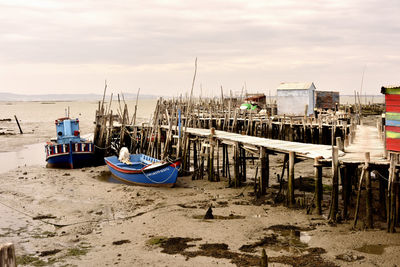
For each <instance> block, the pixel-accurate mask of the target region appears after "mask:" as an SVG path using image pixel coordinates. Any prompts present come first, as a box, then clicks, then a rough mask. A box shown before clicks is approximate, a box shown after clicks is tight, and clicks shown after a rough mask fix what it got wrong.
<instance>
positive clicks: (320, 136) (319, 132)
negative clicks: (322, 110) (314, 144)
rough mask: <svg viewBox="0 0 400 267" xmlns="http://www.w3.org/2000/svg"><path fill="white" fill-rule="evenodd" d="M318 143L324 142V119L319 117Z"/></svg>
mask: <svg viewBox="0 0 400 267" xmlns="http://www.w3.org/2000/svg"><path fill="white" fill-rule="evenodd" d="M318 143H319V144H320V145H322V144H323V135H322V120H321V118H318Z"/></svg>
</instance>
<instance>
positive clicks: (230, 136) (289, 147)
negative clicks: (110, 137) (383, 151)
mask: <svg viewBox="0 0 400 267" xmlns="http://www.w3.org/2000/svg"><path fill="white" fill-rule="evenodd" d="M163 128H166V129H168V126H164V127H163ZM173 128H174V127H173ZM186 132H187V133H189V134H191V135H194V136H200V137H208V136H210V133H211V131H210V130H209V129H199V128H187V129H186ZM214 137H215V138H217V139H219V140H221V141H223V142H232V143H234V142H238V143H241V144H243V145H248V146H253V147H264V148H266V149H267V150H270V151H274V152H280V153H289V152H295V153H296V155H298V156H303V157H306V158H312V159H314V158H317V157H322V158H323V159H331V158H332V147H331V146H329V145H316V144H308V143H298V142H290V141H282V140H275V139H267V138H262V137H254V136H248V135H241V134H236V133H230V132H225V131H217V130H216V131H215V135H214ZM341 155H344V153H343V152H342V151H339V156H341Z"/></svg>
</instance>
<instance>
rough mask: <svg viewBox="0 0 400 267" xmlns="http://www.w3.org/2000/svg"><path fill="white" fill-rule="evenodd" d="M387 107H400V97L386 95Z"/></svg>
mask: <svg viewBox="0 0 400 267" xmlns="http://www.w3.org/2000/svg"><path fill="white" fill-rule="evenodd" d="M385 100H386V106H400V95H385Z"/></svg>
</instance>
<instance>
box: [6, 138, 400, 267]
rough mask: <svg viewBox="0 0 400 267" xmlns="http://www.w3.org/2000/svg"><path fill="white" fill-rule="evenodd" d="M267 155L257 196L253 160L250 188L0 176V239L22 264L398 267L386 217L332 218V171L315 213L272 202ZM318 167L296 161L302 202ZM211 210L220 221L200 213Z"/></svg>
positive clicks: (396, 242)
mask: <svg viewBox="0 0 400 267" xmlns="http://www.w3.org/2000/svg"><path fill="white" fill-rule="evenodd" d="M32 135H33V134H32ZM12 138H13V136H7V140H10V139H12ZM15 138H21V137H17V136H16V137H15ZM25 138H26V139H28V138H29V136H28V137H25ZM35 138H36V137H35ZM0 140H1V142H2V144H3V142H4V140H5V139H0ZM25 141H26V140H25ZM34 141H35V140H30V142H31V143H32V142H34ZM26 142H28V143H29V141H26ZM15 149H17V148H15ZM270 162H271V163H270V164H271V171H270V173H271V182H272V183H273V188H270V189H269V190H268V194H267V196H266V197H265V198H263V199H258V200H256V199H255V196H254V194H253V185H252V183H251V178H252V176H254V169H255V168H254V166H253V167H251V166H249V169H250V171H249V173H248V178H249V180H250V181H249V183H248V185H247V186H243V187H241V188H237V189H234V188H228V187H227V185H228V183H227V181H226V180H225V179H222V181H221V182H213V183H211V182H208V181H207V178H206V177H205V179H204V180H192V179H191V176H185V177H179V178H178V183H177V185H176V186H175V187H174V188H146V187H138V186H129V185H124V184H121V183H116V182H113V181H111V180H110V179H109V176H110V173H109V172H108V170H107V168H106V167H105V166H100V167H89V168H84V169H78V170H55V169H46V168H45V167H44V166H19V167H18V168H17V169H15V170H12V171H9V172H6V173H1V174H0V181H1V182H0V183H1V187H0V243H5V242H13V243H14V244H15V245H16V253H17V256H18V262H19V264H20V265H22V266H111V265H118V266H221V265H222V266H257V265H259V262H260V256H261V250H262V249H265V251H266V254H267V255H268V259H269V263H270V265H269V266H353V265H359V266H397V265H400V260H399V256H398V255H400V236H399V234H388V233H386V230H385V229H384V226H385V225H384V222H383V221H382V222H381V223H380V222H378V221H376V222H375V227H376V229H374V230H363V229H362V228H363V227H362V226H363V218H364V217H363V214H361V218H360V221H361V222H360V224H359V225H360V228H361V229H357V230H353V229H351V221H344V222H342V223H340V224H337V225H330V224H328V222H327V219H326V214H328V207H329V202H328V199H329V193H330V192H329V189H330V187H329V183H330V179H329V178H328V177H329V174H330V170H329V169H325V170H324V176H325V178H324V183H325V187H324V188H325V195H324V199H325V201H324V205H323V209H324V210H323V212H324V215H323V216H318V215H313V214H307V209H305V208H303V209H289V208H287V207H285V206H284V205H283V204H281V203H275V199H276V192H277V183H276V173H280V171H281V166H282V162H283V155H278V156H270ZM249 164H251V163H250V161H249ZM312 166H313V161H311V160H306V161H303V162H300V163H297V164H296V167H295V176H296V178H297V179H298V178H299V177H300V176H302V187H301V188H302V190H303V191H300V190H299V188H300V187H299V188H298V189H297V190H296V195H297V197H298V198H299V199H300V198H304V199H305V200H306V201H305V202H306V203H307V202H310V201H311V199H312V193H308V192H305V191H310V190H307V189H310V188H312V186H313V185H312V184H310V183H311V182H312V181H311V180H309V179H307V178H312V177H313V168H312ZM251 170H252V171H251ZM297 184H298V185H300V182H299V180H297ZM353 199H355V197H353ZM209 207H212V214H213V217H214V219H203V217H204V215H205V214H206V212H207V210H208V209H209ZM376 220H378V218H376Z"/></svg>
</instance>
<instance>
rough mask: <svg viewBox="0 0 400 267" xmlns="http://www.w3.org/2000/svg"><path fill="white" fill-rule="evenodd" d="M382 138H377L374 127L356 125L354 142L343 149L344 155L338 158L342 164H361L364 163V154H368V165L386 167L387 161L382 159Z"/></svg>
mask: <svg viewBox="0 0 400 267" xmlns="http://www.w3.org/2000/svg"><path fill="white" fill-rule="evenodd" d="M383 142H384V138H382V139H381V138H380V137H379V133H378V129H377V128H376V127H374V126H368V125H358V126H357V129H356V136H355V139H354V142H353V143H352V144H350V145H349V146H348V147H346V148H345V151H346V154H345V155H344V156H343V157H341V158H339V161H340V162H343V163H361V162H364V161H365V152H369V153H370V157H371V160H370V163H371V164H376V165H386V164H389V161H388V160H387V159H385V158H384V155H385V151H384V144H383Z"/></svg>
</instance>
